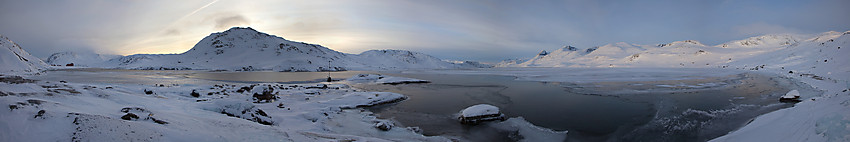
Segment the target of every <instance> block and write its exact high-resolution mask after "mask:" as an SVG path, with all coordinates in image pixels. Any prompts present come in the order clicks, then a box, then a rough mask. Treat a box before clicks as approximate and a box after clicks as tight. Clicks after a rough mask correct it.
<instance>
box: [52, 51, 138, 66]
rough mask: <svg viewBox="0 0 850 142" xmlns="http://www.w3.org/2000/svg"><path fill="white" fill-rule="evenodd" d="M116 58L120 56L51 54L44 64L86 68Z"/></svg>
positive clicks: (77, 53)
mask: <svg viewBox="0 0 850 142" xmlns="http://www.w3.org/2000/svg"><path fill="white" fill-rule="evenodd" d="M118 57H121V56H120V55H102V54H94V53H85V52H70V51H69V52H58V53H53V54H51V55H50V56H49V57H47V60H45V62H46V63H47V64H49V65H53V66H65V65H71V64H73V65H74V66H82V67H88V66H91V65H96V64H100V63H102V62H104V61H108V60H110V59H114V58H118Z"/></svg>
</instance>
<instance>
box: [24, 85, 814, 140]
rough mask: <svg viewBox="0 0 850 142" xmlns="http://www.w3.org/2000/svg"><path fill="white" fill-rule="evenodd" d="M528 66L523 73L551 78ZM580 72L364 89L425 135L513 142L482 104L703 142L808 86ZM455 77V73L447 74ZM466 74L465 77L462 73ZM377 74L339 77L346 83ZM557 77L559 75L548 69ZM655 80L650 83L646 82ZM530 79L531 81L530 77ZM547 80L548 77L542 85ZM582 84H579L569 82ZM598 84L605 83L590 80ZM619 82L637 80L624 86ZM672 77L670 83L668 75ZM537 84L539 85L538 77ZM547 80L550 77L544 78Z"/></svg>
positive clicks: (584, 127)
mask: <svg viewBox="0 0 850 142" xmlns="http://www.w3.org/2000/svg"><path fill="white" fill-rule="evenodd" d="M529 70H531V71H529V72H526V70H521V73H519V74H543V73H536V72H534V71H535V70H534V69H529ZM582 71H583V72H587V73H580V74H573V75H575V76H570V75H564V74H556V75H557V77H551V78H559V79H551V80H547V76H542V75H533V76H531V77H530V78H537V79H527V78H529V77H516V76H515V75H514V76H512V75H507V74H510V73H505V74H501V73H504V72H517V70H513V71H494V72H497V73H493V72H489V73H456V72H455V73H442V72H443V71H438V72H408V73H398V72H384V73H382V74H386V75H391V76H400V77H409V78H417V79H424V80H429V81H431V82H432V83H426V84H402V85H376V84H357V85H354V87H356V88H359V89H363V90H368V91H385V92H395V93H401V94H404V95H406V96H408V97H409V99H408V100H406V101H402V102H400V103H396V104H392V105H383V106H379V107H374V108H370V110H371V111H373V112H375V113H376V114H378V116H379V117H381V118H388V119H392V120H395V121H398V122H400V123H401V124H402V125H405V126H416V127H420V128H421V129H422V130H423V134H425V135H440V136H447V137H459V138H462V139H467V140H476V141H498V140H505V139H506V137H505V136H507V135H510V133H511V132H499V131H495V130H491V129H489V127H488V126H487V124H486V123H485V124H482V125H476V126H468V125H461V124H460V123H458V122H457V120H456V119H455V118H456V113H458V111H460V110H461V109H463V108H466V107H468V106H472V105H475V104H482V103H486V104H491V105H494V106H497V107H500V108H501V110H502V112H503V113H505V114H506V115H507V116H508V117H524V118H525V119H526V120H527V121H529V122H531V123H533V124H535V125H538V126H542V127H545V128H550V129H554V130H568V131H569V133H568V137H567V138H568V140H570V141H606V140H613V141H705V140H710V139H712V138H715V137H718V136H721V135H724V134H726V133H728V132H730V131H732V130H735V129H737V128H739V127H741V126H743V125H745V124H746V123H747V122H748V121H750V120H751V119H753V118H755V117H756V116H758V115H761V114H764V113H767V112H770V111H774V110H778V109H781V108H786V107H790V106H792V104H786V103H780V102H779V101H778V100H777V98H778V97H779V96H781V95H783V94H785V93H786V92H788V91H790V90H792V89H797V90H800V92H801V93H804V94H806V93H814V91H812V90H814V89H812V88H805V87H800V86H802V85H799V84H798V83H797V82H794V81H791V80H789V79H787V78H781V77H775V76H769V75H761V74H755V73H746V72H742V73H727V74H721V75H716V74H715V75H710V76H708V75H706V76H701V75H699V73H688V72H687V71H685V72H663V71H657V70H647V71H637V72H635V71H629V72H618V71H607V72H600V73H598V74H594V72H598V71H594V69H587V70H578V71H577V72H582ZM447 72H451V71H447ZM461 72H462V71H461ZM361 73H375V72H369V71H344V72H333V73H331V76H333V77H334V79H343V78H345V77H351V76H353V75H356V74H361ZM550 74H551V73H550ZM326 76H327V73H326V72H207V71H130V70H108V69H72V70H58V71H51V72H50V73H49V74H47V75H43V76H37V77H36V78H34V79H40V80H56V79H60V78H61V80H66V81H71V82H83V83H98V84H108V83H122V84H215V83H220V82H242V83H253V82H276V83H310V82H321V81H323V80H325V77H326ZM646 76H652V78H642V77H646ZM523 78H525V79H523ZM541 78H542V79H541ZM571 78H575V80H570V79H571ZM595 78H598V79H597V80H603V81H592V80H595ZM611 78H632V79H625V80H617V79H613V80H612V79H611ZM665 78H667V79H665ZM532 80H536V81H532ZM541 80H542V81H541Z"/></svg>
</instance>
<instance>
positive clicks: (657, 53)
mask: <svg viewBox="0 0 850 142" xmlns="http://www.w3.org/2000/svg"><path fill="white" fill-rule="evenodd" d="M848 32H850V31H848ZM848 32H826V33H822V34H818V35H790V34H778V35H764V36H757V37H751V38H747V39H743V40H736V41H730V42H727V43H723V44H720V45H715V46H708V45H704V44H702V43H700V42H699V41H695V40H686V41H675V42H672V43H667V44H658V45H637V44H628V43H622V42H621V43H615V44H608V45H604V46H600V47H592V48H587V49H583V50H582V49H578V48H575V47H572V46H565V47H564V48H561V49H558V50H555V51H552V52H549V53H548V54H545V55H544V54H538V55H536V56H535V57H534V58H531V59H530V60H528V61H525V62H515V63H505V64H502V65H500V66H503V67H688V68H700V67H716V68H754V67H756V66H759V67H760V68H764V67H772V68H787V67H791V66H812V65H813V64H816V63H826V62H828V61H830V60H832V61H833V62H832V63H841V64H846V63H847V62H846V61H847V59H846V58H845V57H850V56H847V54H848V52H850V50H847V49H844V50H841V49H839V46H841V45H842V44H846V40H847V38H848ZM831 44H833V45H834V46H835V47H831V46H829V45H831ZM837 58H841V59H837ZM841 66H844V67H846V66H847V65H841ZM807 68H812V67H807ZM844 70H845V71H846V70H848V69H844ZM833 73H835V72H833ZM842 73H843V72H842Z"/></svg>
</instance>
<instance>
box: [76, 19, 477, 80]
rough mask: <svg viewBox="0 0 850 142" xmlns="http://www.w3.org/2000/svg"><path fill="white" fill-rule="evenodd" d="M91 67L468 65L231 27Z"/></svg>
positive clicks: (380, 67) (246, 68)
mask: <svg viewBox="0 0 850 142" xmlns="http://www.w3.org/2000/svg"><path fill="white" fill-rule="evenodd" d="M90 66H91V67H102V68H123V69H152V70H160V69H166V70H171V69H195V70H230V71H258V70H269V71H284V72H289V71H340V70H352V69H353V70H395V69H446V68H470V67H475V66H473V65H469V64H454V63H450V62H445V61H443V60H441V59H439V58H436V57H433V56H430V55H426V54H423V53H418V52H412V51H404V50H370V51H366V52H363V53H361V54H346V53H342V52H338V51H335V50H332V49H330V48H327V47H324V46H321V45H317V44H309V43H304V42H297V41H290V40H286V39H284V38H282V37H278V36H274V35H270V34H266V33H263V32H259V31H257V30H254V29H252V28H242V27H234V28H231V29H229V30H227V31H224V32H218V33H212V34H210V35H209V36H207V37H205V38H203V39H202V40H201V41H199V42H198V43H197V44H195V46H194V47H192V49H190V50H189V51H186V52H184V53H181V54H159V55H153V54H137V55H130V56H124V57H118V58H113V59H110V60H108V61H104V62H102V63H100V64H96V63H93V64H92V65H90Z"/></svg>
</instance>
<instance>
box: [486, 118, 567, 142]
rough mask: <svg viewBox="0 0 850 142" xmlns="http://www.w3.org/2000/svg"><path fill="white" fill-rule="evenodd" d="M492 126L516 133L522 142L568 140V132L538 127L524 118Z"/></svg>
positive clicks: (511, 119)
mask: <svg viewBox="0 0 850 142" xmlns="http://www.w3.org/2000/svg"><path fill="white" fill-rule="evenodd" d="M490 126H491V127H493V128H496V129H499V130H502V131H509V132H516V133H517V134H519V136H520V137H521V138H517V139H519V141H521V142H560V141H564V140H565V139H566V138H567V131H554V130H551V129H547V128H543V127H538V126H535V125H534V124H531V123H530V122H528V121H526V120H525V118H522V117H516V118H510V119H508V120H506V121H502V122H498V123H493V124H490Z"/></svg>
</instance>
